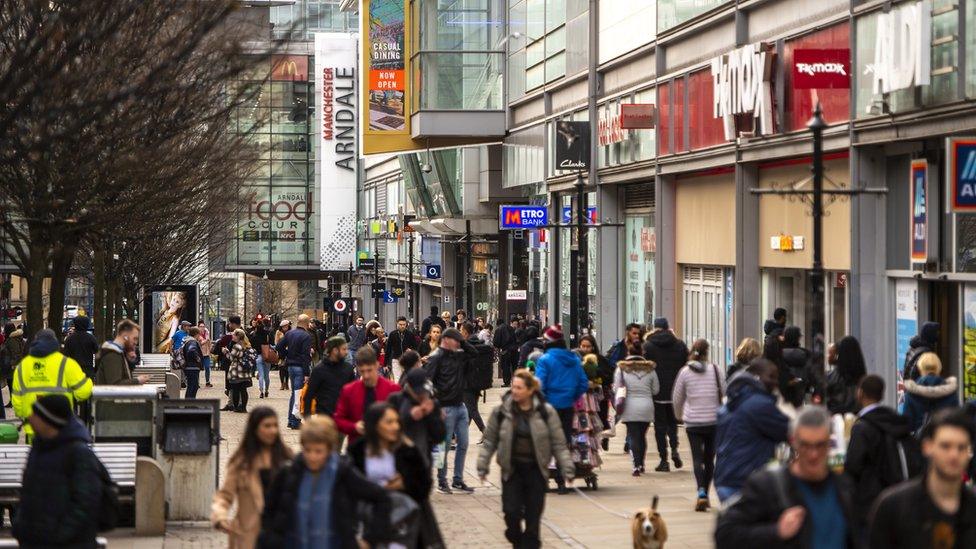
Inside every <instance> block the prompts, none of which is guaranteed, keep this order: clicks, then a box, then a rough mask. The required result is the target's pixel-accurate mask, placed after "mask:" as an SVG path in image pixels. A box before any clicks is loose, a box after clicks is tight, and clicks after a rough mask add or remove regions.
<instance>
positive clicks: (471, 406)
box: [461, 322, 495, 444]
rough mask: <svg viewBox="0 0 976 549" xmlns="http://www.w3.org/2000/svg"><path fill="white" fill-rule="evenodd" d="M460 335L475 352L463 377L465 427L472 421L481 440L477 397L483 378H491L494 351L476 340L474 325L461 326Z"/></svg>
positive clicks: (482, 432) (481, 422)
mask: <svg viewBox="0 0 976 549" xmlns="http://www.w3.org/2000/svg"><path fill="white" fill-rule="evenodd" d="M461 335H462V336H464V339H465V340H467V342H468V344H470V345H471V346H472V347H474V350H475V355H474V356H472V357H471V363H470V364H468V368H467V372H466V373H465V375H464V378H465V380H464V406H465V407H466V408H467V409H468V423H467V424H466V425H471V422H472V421H474V424H475V426H476V427H478V430H479V431H481V436H482V438H483V437H484V434H485V421H484V420H483V419H481V412H479V411H478V397H480V396H481V390H482V389H481V386H482V384H483V381H486V380H485V379H484V378H485V377H487V378H489V379H490V378H491V377H492V373H493V372H492V370H493V369H494V366H495V351H494V350H492V348H491V347H490V346H488V345H485V343H484V342H483V341H481V339H479V338H478V334H476V333H475V331H474V324H471V323H470V322H465V323H464V324H462V325H461ZM478 444H481V443H480V442H479V443H478Z"/></svg>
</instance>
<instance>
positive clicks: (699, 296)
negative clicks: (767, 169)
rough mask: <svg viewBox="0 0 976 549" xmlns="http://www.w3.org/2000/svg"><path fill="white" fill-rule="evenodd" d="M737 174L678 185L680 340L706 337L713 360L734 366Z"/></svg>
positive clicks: (675, 323) (718, 173)
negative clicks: (732, 358)
mask: <svg viewBox="0 0 976 549" xmlns="http://www.w3.org/2000/svg"><path fill="white" fill-rule="evenodd" d="M735 227H736V215H735V174H734V170H732V169H731V168H728V169H719V170H713V171H711V172H709V173H707V174H703V175H692V176H683V177H678V178H677V180H676V182H675V231H674V232H675V234H674V239H675V243H674V248H675V259H676V263H677V267H676V268H677V270H676V272H677V274H678V277H677V280H678V281H679V284H680V289H679V291H678V292H677V296H676V299H677V300H678V301H679V303H678V304H677V310H678V311H679V314H680V317H681V318H680V319H671V320H672V328H675V329H676V330H677V329H679V328H680V331H679V332H678V336H679V337H681V338H682V339H684V340H685V342H687V343H689V344H691V343H692V342H693V341H694V340H696V339H699V338H703V339H705V340H707V341H708V343H709V347H710V348H711V357H710V358H711V360H712V361H714V362H715V363H716V364H719V365H721V366H725V365H728V364H729V363H731V360H730V359H731V355H732V348H733V347H734V341H733V335H734V334H733V328H732V320H733V318H732V315H733V311H734V303H733V295H734V293H733V275H734V266H735V256H736V240H735V233H736V231H735Z"/></svg>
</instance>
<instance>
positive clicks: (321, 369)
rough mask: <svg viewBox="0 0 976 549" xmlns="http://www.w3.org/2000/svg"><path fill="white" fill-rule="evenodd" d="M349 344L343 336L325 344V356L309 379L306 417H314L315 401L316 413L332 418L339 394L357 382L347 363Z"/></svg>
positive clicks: (306, 396)
mask: <svg viewBox="0 0 976 549" xmlns="http://www.w3.org/2000/svg"><path fill="white" fill-rule="evenodd" d="M348 349H349V347H348V344H347V343H346V340H345V338H343V337H342V336H335V337H331V338H329V339H328V340H327V341H326V342H325V356H324V357H323V358H322V361H321V362H319V364H318V365H317V366H316V367H315V368H313V369H312V375H310V376H309V378H308V389H306V390H305V402H304V410H305V417H308V416H310V415H312V401H313V400H314V401H315V413H316V414H319V415H323V416H331V415H332V414H334V413H335V408H336V403H337V402H338V401H339V393H341V392H342V387H343V386H345V385H346V384H347V383H352V382H353V381H355V380H356V372H355V370H354V369H353V366H352V365H351V364H349V363H348V362H346V354H348Z"/></svg>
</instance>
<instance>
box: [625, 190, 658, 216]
mask: <svg viewBox="0 0 976 549" xmlns="http://www.w3.org/2000/svg"><path fill="white" fill-rule="evenodd" d="M624 209H625V210H627V212H628V213H632V212H635V211H640V210H643V211H649V210H653V209H654V183H641V184H638V185H630V186H628V187H627V189H626V195H625V202H624Z"/></svg>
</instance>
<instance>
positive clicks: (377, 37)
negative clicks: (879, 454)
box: [367, 0, 407, 133]
mask: <svg viewBox="0 0 976 549" xmlns="http://www.w3.org/2000/svg"><path fill="white" fill-rule="evenodd" d="M405 14H406V12H405V11H404V0H372V1H371V2H369V44H368V47H369V51H368V53H367V62H368V63H369V67H368V71H369V74H368V77H369V88H368V93H369V109H368V110H369V128H370V129H371V130H379V131H387V132H397V133H402V132H405V131H406V130H407V126H406V108H407V105H406V102H407V101H406V90H407V86H406V65H405V60H406V55H405V53H404V30H405V25H404V23H405Z"/></svg>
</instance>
